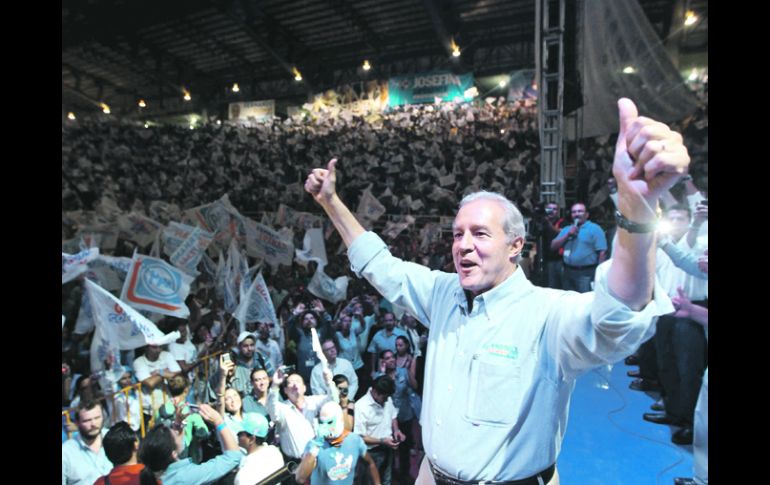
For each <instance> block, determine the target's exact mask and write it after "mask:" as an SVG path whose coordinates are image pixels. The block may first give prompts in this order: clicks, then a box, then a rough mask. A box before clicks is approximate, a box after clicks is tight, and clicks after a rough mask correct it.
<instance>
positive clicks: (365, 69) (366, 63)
mask: <svg viewBox="0 0 770 485" xmlns="http://www.w3.org/2000/svg"><path fill="white" fill-rule="evenodd" d="M371 68H372V65H371V64H369V61H364V71H368V70H369V69H371Z"/></svg>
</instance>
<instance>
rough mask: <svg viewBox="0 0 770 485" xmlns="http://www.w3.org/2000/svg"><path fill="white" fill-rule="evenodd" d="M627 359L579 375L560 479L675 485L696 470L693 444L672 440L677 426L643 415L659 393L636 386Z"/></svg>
mask: <svg viewBox="0 0 770 485" xmlns="http://www.w3.org/2000/svg"><path fill="white" fill-rule="evenodd" d="M635 369H637V367H629V366H627V365H625V363H624V362H623V361H620V362H619V363H618V364H616V365H613V366H604V367H601V368H599V369H596V370H594V371H591V372H589V373H588V374H586V375H584V376H583V377H581V378H580V379H578V381H577V385H576V387H575V392H574V393H573V395H572V403H571V405H570V414H569V422H568V423H567V432H566V435H565V438H564V442H563V443H562V450H561V454H560V455H559V459H558V462H557V463H558V470H559V476H560V483H561V485H607V484H612V485H615V484H618V485H637V484H638V485H658V484H660V485H672V484H673V483H674V477H691V476H692V446H679V445H675V444H673V443H672V442H671V432H672V430H676V429H678V428H674V427H671V426H664V425H660V424H653V423H649V422H647V421H644V420H643V419H642V414H643V413H647V412H651V410H650V405H651V404H652V403H654V402H655V399H656V398H657V394H653V393H643V392H639V391H632V390H631V389H629V388H628V384H629V383H630V382H631V380H632V378H631V377H628V376H627V375H626V371H628V370H635Z"/></svg>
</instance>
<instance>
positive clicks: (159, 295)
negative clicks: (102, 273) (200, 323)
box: [120, 254, 194, 318]
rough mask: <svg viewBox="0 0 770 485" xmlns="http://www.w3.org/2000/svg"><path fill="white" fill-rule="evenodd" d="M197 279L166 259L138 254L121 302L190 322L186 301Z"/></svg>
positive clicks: (121, 295) (133, 260)
mask: <svg viewBox="0 0 770 485" xmlns="http://www.w3.org/2000/svg"><path fill="white" fill-rule="evenodd" d="M193 280H194V278H193V277H192V276H190V275H188V274H186V273H184V272H183V271H182V270H180V269H178V268H175V267H173V266H171V265H170V264H168V263H167V262H165V261H163V260H162V259H157V258H152V257H150V256H145V255H142V254H134V257H133V259H132V262H131V269H130V271H129V272H128V276H127V277H126V281H125V283H124V284H123V291H122V292H121V294H120V299H121V300H123V301H125V302H126V303H128V304H129V305H131V306H132V307H134V308H136V309H138V310H148V311H151V312H155V313H161V314H163V315H170V316H172V317H179V318H187V317H188V316H190V310H189V309H188V308H187V305H185V303H184V301H185V298H187V294H188V293H190V283H192V281H193Z"/></svg>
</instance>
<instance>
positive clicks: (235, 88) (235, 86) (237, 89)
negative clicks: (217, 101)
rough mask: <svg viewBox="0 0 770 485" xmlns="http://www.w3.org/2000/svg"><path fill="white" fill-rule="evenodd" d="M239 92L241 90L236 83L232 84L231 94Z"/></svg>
mask: <svg viewBox="0 0 770 485" xmlns="http://www.w3.org/2000/svg"><path fill="white" fill-rule="evenodd" d="M240 90H241V88H240V87H238V83H235V84H233V92H234V93H237V92H238V91H240Z"/></svg>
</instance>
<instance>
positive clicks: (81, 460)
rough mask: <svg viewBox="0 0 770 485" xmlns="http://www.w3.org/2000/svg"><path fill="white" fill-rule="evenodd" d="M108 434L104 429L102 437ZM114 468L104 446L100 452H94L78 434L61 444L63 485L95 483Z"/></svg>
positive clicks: (88, 484)
mask: <svg viewBox="0 0 770 485" xmlns="http://www.w3.org/2000/svg"><path fill="white" fill-rule="evenodd" d="M105 434H107V430H106V429H102V438H103V437H104V435H105ZM110 470H112V462H111V461H110V460H109V459H107V455H106V454H105V453H104V446H102V447H101V448H100V449H99V453H94V452H93V451H91V449H90V448H89V447H88V445H86V444H85V443H84V442H83V439H82V438H81V437H80V434H77V435H75V436H73V437H72V439H69V440H67V441H65V442H64V443H63V444H62V445H61V483H62V485H93V483H94V482H95V481H96V479H98V478H99V477H101V476H102V475H106V474H108V473H109V472H110Z"/></svg>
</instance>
